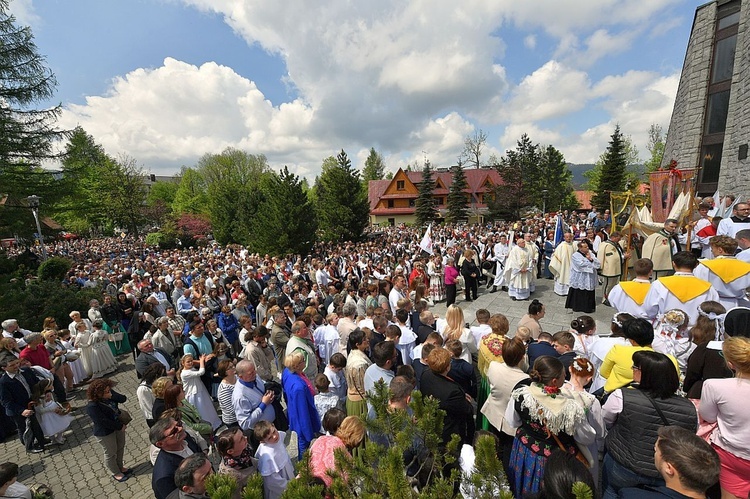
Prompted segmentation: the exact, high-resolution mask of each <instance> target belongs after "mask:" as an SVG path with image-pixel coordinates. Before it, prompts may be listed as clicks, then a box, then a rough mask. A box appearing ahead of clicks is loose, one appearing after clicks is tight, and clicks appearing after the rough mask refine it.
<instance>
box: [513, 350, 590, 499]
mask: <svg viewBox="0 0 750 499" xmlns="http://www.w3.org/2000/svg"><path fill="white" fill-rule="evenodd" d="M529 377H530V380H529V381H530V382H526V383H524V384H522V385H521V386H520V387H518V388H516V389H515V390H513V393H512V394H511V400H510V403H509V404H508V409H507V411H506V413H505V419H506V420H507V421H508V423H510V425H511V426H514V427H516V428H517V429H516V436H515V440H514V441H513V450H512V451H511V455H510V469H509V470H508V481H509V482H510V487H511V490H512V491H513V492H514V494H515V496H516V497H526V496H528V495H529V494H533V493H536V492H538V491H539V487H540V484H541V481H542V476H543V475H544V466H545V465H546V463H547V458H548V457H549V456H550V455H551V454H552V452H553V451H555V450H556V449H560V450H562V451H563V452H565V453H567V454H571V455H575V456H580V459H581V460H584V459H586V458H585V457H583V456H582V455H581V454H580V449H579V444H580V445H581V447H584V446H588V445H590V444H592V443H594V440H595V438H596V431H595V430H594V429H593V428H592V427H591V425H590V424H589V423H588V421H587V420H586V410H587V409H588V408H587V407H585V406H584V404H582V403H581V401H582V398H581V397H579V396H577V395H576V394H574V393H573V392H572V391H571V389H570V388H568V387H565V388H563V384H564V383H565V368H564V366H563V364H562V362H560V361H559V360H557V359H556V358H554V357H551V356H548V355H543V356H541V357H539V358H538V359H537V360H536V361H535V362H534V367H533V368H532V369H531V371H529Z"/></svg>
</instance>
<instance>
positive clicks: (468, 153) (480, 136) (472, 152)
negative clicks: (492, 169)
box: [461, 129, 487, 168]
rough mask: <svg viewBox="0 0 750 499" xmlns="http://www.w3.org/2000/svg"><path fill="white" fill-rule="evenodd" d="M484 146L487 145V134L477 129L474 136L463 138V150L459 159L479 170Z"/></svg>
mask: <svg viewBox="0 0 750 499" xmlns="http://www.w3.org/2000/svg"><path fill="white" fill-rule="evenodd" d="M485 145H487V133H486V132H484V131H482V129H479V130H477V131H475V132H474V135H467V136H466V138H464V150H463V152H462V153H461V157H462V158H465V159H466V162H467V163H469V164H470V165H473V166H474V168H480V167H481V166H482V152H483V150H484V147H485Z"/></svg>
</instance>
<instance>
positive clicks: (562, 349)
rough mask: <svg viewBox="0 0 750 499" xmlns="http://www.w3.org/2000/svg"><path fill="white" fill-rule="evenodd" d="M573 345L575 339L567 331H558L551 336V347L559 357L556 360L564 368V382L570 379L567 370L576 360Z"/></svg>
mask: <svg viewBox="0 0 750 499" xmlns="http://www.w3.org/2000/svg"><path fill="white" fill-rule="evenodd" d="M574 322H575V321H574ZM575 343H576V339H575V337H574V336H573V335H572V334H571V333H570V332H568V331H558V332H557V333H555V334H554V335H553V336H552V346H553V347H554V348H555V351H556V352H557V354H558V355H559V357H558V360H559V361H560V362H562V363H563V366H565V379H566V380H569V379H570V372H569V371H570V370H569V369H568V368H569V367H570V364H572V363H573V359H575V358H576V352H574V351H573V346H574V345H575Z"/></svg>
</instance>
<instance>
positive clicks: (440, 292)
mask: <svg viewBox="0 0 750 499" xmlns="http://www.w3.org/2000/svg"><path fill="white" fill-rule="evenodd" d="M444 272H445V271H444V269H443V260H442V258H441V257H440V255H435V256H434V257H433V258H432V260H430V261H429V262H428V263H427V275H428V276H430V297H432V301H434V302H439V301H443V300H445V284H443V273H444Z"/></svg>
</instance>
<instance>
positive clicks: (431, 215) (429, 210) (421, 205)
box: [416, 160, 437, 226]
mask: <svg viewBox="0 0 750 499" xmlns="http://www.w3.org/2000/svg"><path fill="white" fill-rule="evenodd" d="M434 188H435V182H434V181H433V180H432V167H431V165H430V160H425V162H424V168H423V169H422V180H421V182H420V183H419V197H417V212H416V215H417V225H419V226H422V225H427V224H428V223H430V222H432V221H434V220H435V219H436V218H437V205H436V202H435V198H434V197H433V196H432V191H433V189H434Z"/></svg>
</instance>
